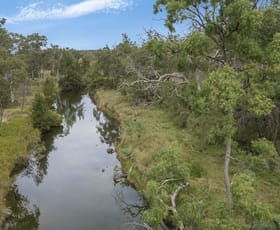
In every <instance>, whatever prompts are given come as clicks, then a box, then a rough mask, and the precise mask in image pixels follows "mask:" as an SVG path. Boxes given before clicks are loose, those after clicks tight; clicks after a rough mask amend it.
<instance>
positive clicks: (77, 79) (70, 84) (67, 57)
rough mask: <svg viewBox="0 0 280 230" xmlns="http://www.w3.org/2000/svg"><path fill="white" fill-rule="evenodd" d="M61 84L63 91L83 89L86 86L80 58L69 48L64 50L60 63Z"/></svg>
mask: <svg viewBox="0 0 280 230" xmlns="http://www.w3.org/2000/svg"><path fill="white" fill-rule="evenodd" d="M59 73H60V74H61V75H62V77H61V78H60V79H59V85H60V87H61V89H62V90H63V91H73V90H81V89H83V88H84V82H83V79H82V73H81V69H80V66H79V63H78V60H77V59H75V57H74V55H73V54H72V53H71V51H69V50H64V51H63V54H62V57H61V62H60V65H59Z"/></svg>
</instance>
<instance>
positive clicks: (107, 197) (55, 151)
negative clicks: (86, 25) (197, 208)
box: [4, 95, 144, 230]
mask: <svg viewBox="0 0 280 230" xmlns="http://www.w3.org/2000/svg"><path fill="white" fill-rule="evenodd" d="M58 101H59V102H58V103H57V110H58V111H59V112H60V113H61V114H63V115H64V123H63V125H64V127H63V128H60V129H53V130H52V132H49V133H46V134H45V136H44V137H43V138H42V139H43V140H44V146H45V151H44V152H43V153H41V154H38V155H35V156H34V157H33V158H32V159H31V160H30V162H29V166H28V167H27V168H26V169H25V170H24V171H23V172H22V173H21V174H20V176H18V179H17V181H16V183H15V185H14V186H13V187H12V188H11V192H10V193H9V195H8V197H7V204H8V206H9V207H10V208H11V215H10V216H9V217H8V218H7V220H6V222H5V226H4V227H5V228H4V229H5V230H19V229H20V230H25V229H26V230H36V229H41V230H48V229H61V230H63V229H67V230H76V229H83V230H87V229H90V230H91V229H112V230H113V229H128V228H127V226H126V227H124V226H123V224H124V223H128V222H131V221H140V222H141V218H140V217H139V213H140V212H141V211H142V210H143V208H144V206H143V201H142V199H141V198H140V197H139V195H138V194H137V192H136V191H135V190H134V189H133V188H132V187H131V186H130V185H129V184H128V182H127V178H126V175H125V174H124V173H123V172H122V169H121V167H120V163H119V161H118V160H117V158H116V155H115V154H106V149H107V150H108V147H112V146H113V143H114V141H115V140H116V139H117V138H118V136H119V133H120V130H119V128H118V126H117V125H116V123H115V122H113V121H111V120H108V119H107V118H106V117H105V116H104V115H103V114H102V113H101V112H99V111H98V110H96V108H95V105H94V104H93V103H92V102H91V100H90V98H89V97H88V96H80V95H61V96H60V98H59V100H58ZM112 148H113V147H112ZM102 168H106V170H104V171H102V173H101V169H102ZM74 181H75V186H74V187H73V182H74ZM23 194H24V195H23ZM31 204H36V205H31ZM39 208H40V209H39ZM133 228H134V227H133ZM135 229H136V228H135ZM137 229H138V228H137ZM140 229H141V228H140Z"/></svg>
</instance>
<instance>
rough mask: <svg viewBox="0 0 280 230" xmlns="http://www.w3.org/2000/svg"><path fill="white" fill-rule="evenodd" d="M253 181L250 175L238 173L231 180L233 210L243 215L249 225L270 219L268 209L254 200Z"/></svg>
mask: <svg viewBox="0 0 280 230" xmlns="http://www.w3.org/2000/svg"><path fill="white" fill-rule="evenodd" d="M255 180H256V179H255V176H254V174H252V173H240V174H238V175H236V176H235V177H234V178H233V184H232V198H233V205H234V210H235V212H237V213H241V214H243V215H244V216H245V218H246V222H248V223H250V224H253V223H254V222H256V221H269V220H270V218H271V212H270V208H269V207H268V206H267V205H264V204H262V203H260V202H258V201H257V200H256V187H255V186H256V185H255Z"/></svg>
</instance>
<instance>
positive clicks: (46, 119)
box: [31, 94, 62, 132]
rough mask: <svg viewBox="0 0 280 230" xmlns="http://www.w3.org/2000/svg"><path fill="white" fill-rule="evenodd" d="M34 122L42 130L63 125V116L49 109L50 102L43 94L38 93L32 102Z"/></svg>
mask: <svg viewBox="0 0 280 230" xmlns="http://www.w3.org/2000/svg"><path fill="white" fill-rule="evenodd" d="M31 117H32V123H33V127H34V128H38V129H39V130H40V131H41V132H44V131H48V130H50V128H51V127H57V126H60V125H61V122H62V116H61V115H59V114H57V113H56V112H54V111H52V110H50V109H49V106H48V102H47V101H46V99H45V98H44V96H43V95H41V94H36V95H35V97H34V100H33V102H32V114H31Z"/></svg>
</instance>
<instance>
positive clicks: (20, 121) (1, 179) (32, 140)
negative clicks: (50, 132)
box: [0, 114, 40, 223]
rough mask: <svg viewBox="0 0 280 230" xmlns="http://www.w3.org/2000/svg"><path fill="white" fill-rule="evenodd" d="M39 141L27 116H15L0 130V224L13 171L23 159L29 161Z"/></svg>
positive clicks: (37, 134)
mask: <svg viewBox="0 0 280 230" xmlns="http://www.w3.org/2000/svg"><path fill="white" fill-rule="evenodd" d="M39 141H40V134H39V132H38V130H36V129H34V128H33V127H32V122H31V121H30V118H29V117H27V116H26V114H24V115H15V116H13V117H12V118H11V119H10V120H9V121H8V122H4V123H3V126H2V129H1V130H0V162H1V164H0V210H1V211H0V223H2V221H3V218H4V217H5V216H4V213H3V212H2V211H3V210H4V208H5V204H6V195H7V192H8V191H9V188H10V185H11V183H12V179H11V178H10V174H11V171H12V170H13V169H14V167H15V165H16V164H17V163H18V162H19V163H22V162H21V161H20V160H21V159H23V158H27V159H28V157H29V154H30V151H31V150H35V149H36V147H37V145H38V142H39ZM31 152H32V151H31Z"/></svg>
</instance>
